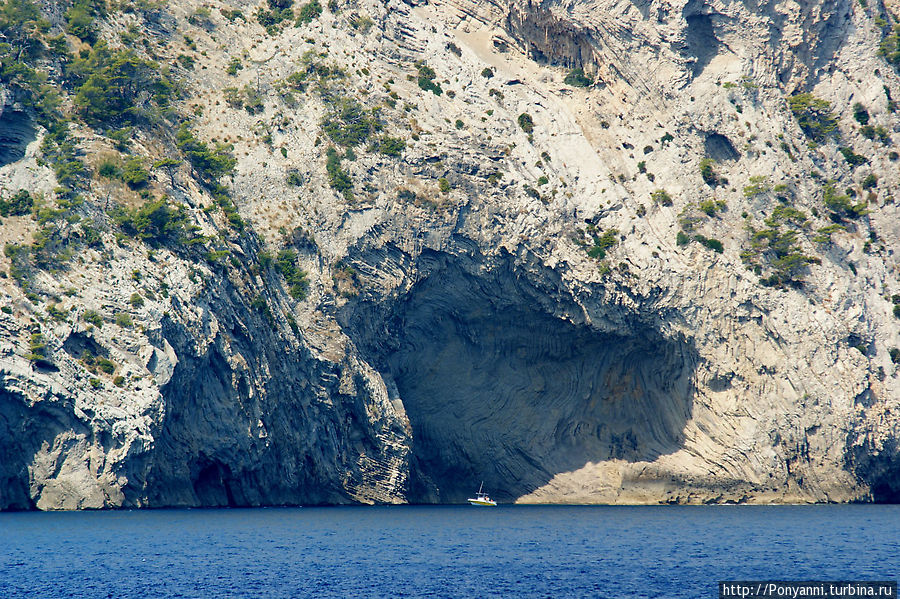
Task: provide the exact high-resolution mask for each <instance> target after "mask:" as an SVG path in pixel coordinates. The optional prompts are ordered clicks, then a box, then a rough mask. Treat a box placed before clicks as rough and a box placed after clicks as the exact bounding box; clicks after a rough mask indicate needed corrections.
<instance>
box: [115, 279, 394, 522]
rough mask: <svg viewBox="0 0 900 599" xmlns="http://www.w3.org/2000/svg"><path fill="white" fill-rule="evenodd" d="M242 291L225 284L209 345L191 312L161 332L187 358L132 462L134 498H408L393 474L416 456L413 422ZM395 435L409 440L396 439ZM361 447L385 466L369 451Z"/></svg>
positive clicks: (181, 502)
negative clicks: (296, 340)
mask: <svg viewBox="0 0 900 599" xmlns="http://www.w3.org/2000/svg"><path fill="white" fill-rule="evenodd" d="M235 294H236V291H235V290H233V289H230V290H229V289H227V288H223V289H221V290H219V292H218V293H216V294H214V297H216V301H215V302H214V307H215V309H216V311H215V312H214V315H215V316H214V318H215V320H216V331H217V332H216V333H215V334H214V335H213V336H211V337H208V338H207V339H206V340H205V341H201V343H200V344H198V341H200V340H198V339H197V337H196V332H192V331H190V330H189V329H188V328H187V327H185V326H184V325H183V324H182V323H179V322H176V321H172V320H166V321H164V322H163V326H162V328H161V330H160V332H159V339H158V340H157V341H161V340H162V339H165V343H167V344H170V345H171V347H172V348H173V351H174V353H175V355H177V356H178V363H177V365H176V366H175V368H174V370H173V372H172V374H171V379H170V380H169V381H168V382H167V383H166V384H165V385H163V386H162V387H161V393H162V396H163V398H164V402H165V416H164V418H163V419H162V421H161V423H160V428H159V430H158V432H157V434H156V442H155V444H154V447H153V448H152V450H151V451H149V452H147V453H146V455H144V456H142V457H141V458H140V459H138V460H134V462H133V466H132V467H133V468H134V471H133V474H132V476H131V478H130V479H129V486H128V487H127V489H126V496H127V498H128V501H129V502H134V503H135V504H143V505H149V506H191V505H207V506H258V505H297V504H310V503H312V504H323V503H324V504H340V503H348V502H354V501H373V500H375V501H379V502H384V503H391V502H396V501H398V500H399V492H400V490H401V489H402V482H403V479H402V478H401V479H399V481H398V480H389V479H390V478H391V476H392V475H393V477H394V478H395V479H396V472H397V470H399V469H400V468H401V467H402V463H404V462H405V460H406V451H405V449H404V446H403V445H402V441H403V438H404V436H405V425H404V423H403V422H402V421H400V420H396V419H394V418H392V416H391V415H390V414H388V415H385V417H384V418H377V417H374V415H373V414H372V413H371V412H370V411H368V406H367V404H368V402H370V401H371V399H370V398H369V397H367V395H368V394H369V393H370V392H371V390H370V389H369V388H367V385H368V384H369V383H368V382H367V381H366V380H365V378H364V377H365V374H364V373H362V372H359V371H358V370H357V369H355V368H354V367H353V364H352V363H350V362H338V363H334V362H329V361H322V360H317V359H315V358H314V357H313V356H312V355H311V354H310V351H309V349H308V348H307V347H304V346H303V345H294V344H290V343H286V342H285V339H284V335H285V334H286V331H283V330H281V329H280V328H279V327H278V326H277V325H276V324H275V323H274V322H270V321H269V319H268V318H266V317H264V316H263V315H260V314H258V313H254V312H253V311H250V310H246V308H245V306H244V304H243V301H242V299H241V298H240V297H238V296H237V295H235ZM226 298H227V299H226ZM242 307H244V308H245V309H244V310H242V309H241V308H242ZM245 310H246V311H245ZM198 349H199V351H198ZM373 424H375V426H372V425H373ZM391 435H396V436H397V438H398V439H400V441H401V442H400V443H397V445H391V444H390V443H386V440H387V438H388V437H390V436H391ZM386 450H387V451H386ZM361 454H363V455H367V456H370V457H371V458H373V459H374V460H376V461H378V460H380V462H381V463H383V464H385V466H382V467H376V465H375V464H374V463H368V462H360V460H359V456H360V455H361ZM363 464H365V466H366V467H365V468H363ZM136 475H137V476H136Z"/></svg>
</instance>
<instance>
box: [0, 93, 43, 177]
mask: <svg viewBox="0 0 900 599" xmlns="http://www.w3.org/2000/svg"><path fill="white" fill-rule="evenodd" d="M0 108H2V106H0ZM36 134H37V131H36V129H35V126H34V121H32V120H31V118H30V117H29V116H28V115H27V114H26V113H24V112H21V111H18V110H4V111H2V112H0V166H6V165H7V164H11V163H13V162H16V161H18V160H21V159H22V158H24V157H25V150H26V148H27V147H28V144H30V143H31V142H33V141H34V140H35V135H36Z"/></svg>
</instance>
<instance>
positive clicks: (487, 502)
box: [469, 499, 497, 507]
mask: <svg viewBox="0 0 900 599" xmlns="http://www.w3.org/2000/svg"><path fill="white" fill-rule="evenodd" d="M469 503H470V504H471V505H478V506H481V507H496V506H497V502H496V501H492V500H490V499H488V500H484V499H469Z"/></svg>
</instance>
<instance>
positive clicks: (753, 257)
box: [741, 217, 821, 287]
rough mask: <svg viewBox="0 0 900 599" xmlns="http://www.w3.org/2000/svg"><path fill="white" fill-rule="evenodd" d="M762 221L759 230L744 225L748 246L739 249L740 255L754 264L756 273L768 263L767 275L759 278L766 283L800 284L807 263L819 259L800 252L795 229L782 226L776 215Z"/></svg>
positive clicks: (750, 263)
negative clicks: (747, 236)
mask: <svg viewBox="0 0 900 599" xmlns="http://www.w3.org/2000/svg"><path fill="white" fill-rule="evenodd" d="M765 222H766V226H767V228H765V229H761V230H757V229H755V228H754V227H752V226H751V225H748V226H747V230H748V232H749V234H750V248H749V249H748V250H744V251H742V252H741V259H742V260H743V261H744V262H745V263H747V264H748V265H750V266H752V267H754V270H755V271H756V272H757V273H761V272H762V267H763V265H766V266H768V267H769V270H770V274H769V276H767V277H763V278H761V279H760V283H762V284H763V285H765V286H769V287H781V286H783V285H800V284H802V282H803V273H804V271H805V270H806V268H807V266H808V265H809V264H818V263H820V262H821V261H820V260H819V259H818V258H815V257H813V256H807V255H805V254H804V253H803V251H802V248H801V247H800V245H799V244H798V243H797V231H794V230H789V231H784V230H782V229H781V222H780V221H779V220H778V219H777V218H772V217H770V218H768V219H766V221H765Z"/></svg>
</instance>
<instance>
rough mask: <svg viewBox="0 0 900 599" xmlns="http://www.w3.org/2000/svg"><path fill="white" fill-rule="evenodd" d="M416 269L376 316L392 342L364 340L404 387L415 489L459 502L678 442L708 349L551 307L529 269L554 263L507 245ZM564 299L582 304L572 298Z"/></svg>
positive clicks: (648, 457)
mask: <svg viewBox="0 0 900 599" xmlns="http://www.w3.org/2000/svg"><path fill="white" fill-rule="evenodd" d="M419 273H420V274H419V280H418V281H417V282H416V283H415V284H414V285H413V286H412V288H411V289H410V290H409V292H408V293H407V294H406V295H405V296H404V297H402V298H401V299H399V300H396V299H395V300H394V301H393V305H392V306H391V309H390V311H389V315H388V317H387V319H386V322H385V323H384V325H383V328H382V327H379V326H375V327H373V328H374V329H375V330H382V331H383V333H382V334H386V335H387V337H388V338H390V339H393V340H395V344H394V345H392V346H390V347H384V346H383V345H382V346H380V347H379V346H378V345H377V344H375V343H372V340H368V343H367V340H365V339H359V340H357V341H358V342H359V344H360V346H361V347H364V348H365V347H367V346H368V348H369V349H368V350H364V353H365V354H366V358H367V359H369V360H371V361H372V362H373V363H374V364H380V365H381V366H382V368H383V373H382V375H383V376H385V378H387V379H389V380H392V381H393V382H394V383H395V384H396V387H397V390H398V392H399V396H400V397H401V398H402V399H403V404H404V406H405V408H406V413H407V415H408V417H409V420H410V424H411V426H412V432H413V453H414V457H415V473H414V476H415V477H416V478H415V481H414V482H415V483H417V484H414V485H413V487H412V488H411V494H410V496H409V499H410V500H411V501H424V502H432V501H439V502H462V501H465V499H466V497H467V494H469V495H470V494H471V492H472V489H471V486H472V484H473V481H480V480H484V482H485V484H486V485H487V486H488V487H489V488H491V489H496V490H497V491H496V493H495V494H496V496H497V497H498V498H499V499H502V500H508V501H509V500H514V499H515V498H517V497H520V496H522V495H525V494H527V493H530V492H532V491H534V490H535V489H537V488H539V487H541V486H543V485H544V484H546V483H547V482H548V481H549V480H550V479H552V478H553V476H554V475H556V474H558V473H560V472H569V471H573V470H577V469H579V468H581V467H583V466H585V464H586V463H588V462H599V461H603V460H608V459H619V460H627V461H653V460H655V459H657V458H658V457H659V456H661V455H664V454H670V453H673V452H674V451H676V450H677V449H678V448H679V447H680V444H681V442H682V429H683V427H684V425H685V422H686V421H687V420H688V419H689V418H690V416H691V407H692V399H693V388H692V380H693V367H694V363H695V361H696V359H697V358H696V355H695V353H694V352H693V351H692V349H691V347H690V346H689V344H688V343H686V342H684V341H681V340H670V339H665V338H664V337H663V335H662V334H661V333H660V331H658V330H655V329H654V328H653V326H651V325H648V324H643V323H640V322H633V323H629V326H627V327H626V328H627V329H628V330H629V332H628V333H620V332H601V331H598V330H596V329H595V328H593V327H592V326H591V325H590V324H589V323H586V322H584V319H583V317H582V318H578V321H577V322H573V321H572V320H569V319H567V318H564V317H561V316H559V315H557V314H553V313H548V312H547V311H546V310H547V304H546V296H545V295H544V293H543V292H542V291H540V290H538V289H537V288H536V287H534V286H533V285H531V284H530V283H529V282H528V277H529V276H530V275H532V276H537V277H540V276H541V274H543V273H528V272H522V271H521V270H520V269H519V268H516V267H514V266H513V264H512V263H511V261H510V260H509V259H502V258H501V259H500V260H498V261H497V262H494V263H492V264H489V265H488V264H484V263H479V262H478V261H475V262H473V261H471V260H469V259H466V258H460V257H454V256H452V255H448V254H444V253H437V252H428V253H426V254H425V255H423V256H422V258H421V259H420V270H419ZM547 275H549V276H551V277H552V274H551V273H546V274H545V276H547ZM554 308H555V309H556V310H561V311H571V313H574V314H577V313H578V308H577V306H575V305H574V302H572V300H571V298H570V299H569V300H568V301H566V300H565V299H564V298H559V302H558V303H557V304H556V305H555V307H554ZM609 310H610V311H616V310H617V308H616V307H615V306H610V307H609ZM373 349H374V351H375V352H378V353H377V354H376V355H372V354H373V351H372V350H373ZM476 484H477V483H476Z"/></svg>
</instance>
